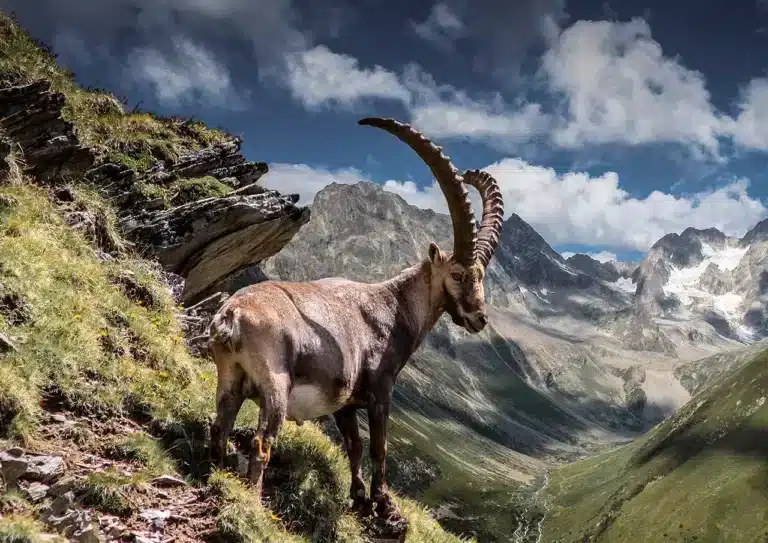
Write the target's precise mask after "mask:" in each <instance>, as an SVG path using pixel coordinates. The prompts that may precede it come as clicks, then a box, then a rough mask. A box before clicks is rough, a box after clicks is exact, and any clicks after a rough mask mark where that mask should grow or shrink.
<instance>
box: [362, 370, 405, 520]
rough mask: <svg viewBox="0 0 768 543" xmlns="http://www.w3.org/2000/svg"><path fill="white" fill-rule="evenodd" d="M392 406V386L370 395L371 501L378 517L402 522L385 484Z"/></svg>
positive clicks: (386, 386) (389, 385) (397, 508)
mask: <svg viewBox="0 0 768 543" xmlns="http://www.w3.org/2000/svg"><path fill="white" fill-rule="evenodd" d="M391 405H392V386H391V384H387V385H385V386H384V387H381V388H379V389H378V390H376V391H374V392H373V393H372V394H371V399H370V401H369V404H368V426H369V428H370V434H371V464H372V465H371V471H372V475H371V500H372V501H373V503H374V504H375V506H376V514H377V515H378V516H379V517H383V518H387V519H391V520H393V521H399V520H402V516H401V514H400V508H399V507H398V506H397V504H396V503H395V501H394V500H393V499H392V496H391V495H390V493H389V488H388V487H387V482H386V469H387V468H386V461H387V426H388V424H389V412H390V408H391Z"/></svg>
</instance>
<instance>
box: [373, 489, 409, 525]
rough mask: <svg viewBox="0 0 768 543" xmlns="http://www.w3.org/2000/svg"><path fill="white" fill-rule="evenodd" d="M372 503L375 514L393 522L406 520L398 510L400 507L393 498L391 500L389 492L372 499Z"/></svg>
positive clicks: (397, 522) (398, 522)
mask: <svg viewBox="0 0 768 543" xmlns="http://www.w3.org/2000/svg"><path fill="white" fill-rule="evenodd" d="M372 503H373V505H374V506H375V514H376V516H377V517H379V518H381V519H386V520H387V521H388V522H391V523H393V524H400V523H401V522H406V520H405V519H404V518H403V515H402V513H401V511H400V507H398V505H397V503H395V500H393V499H392V496H390V495H389V494H384V495H383V496H379V497H377V498H376V499H375V500H372Z"/></svg>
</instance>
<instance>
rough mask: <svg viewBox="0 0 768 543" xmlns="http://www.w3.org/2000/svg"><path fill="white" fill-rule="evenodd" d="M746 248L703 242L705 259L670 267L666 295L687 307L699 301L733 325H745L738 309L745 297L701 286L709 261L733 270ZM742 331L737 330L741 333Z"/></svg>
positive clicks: (737, 326) (723, 268) (745, 331)
mask: <svg viewBox="0 0 768 543" xmlns="http://www.w3.org/2000/svg"><path fill="white" fill-rule="evenodd" d="M747 249H748V248H744V247H725V248H724V249H714V248H713V247H712V246H711V245H708V244H706V243H702V250H701V252H702V255H703V256H704V259H703V260H702V261H701V262H700V263H699V264H697V265H696V266H692V267H690V268H677V267H675V266H671V267H670V274H669V280H668V281H667V284H666V285H664V287H663V290H664V295H665V296H670V295H674V296H675V297H676V298H677V299H678V300H680V303H681V304H682V305H683V306H684V307H686V308H688V307H690V306H691V305H693V304H694V303H697V302H698V303H703V304H704V305H707V306H710V307H712V308H713V309H714V310H715V311H717V312H718V313H720V314H721V315H722V316H723V317H724V318H725V319H726V320H728V321H729V322H731V323H732V324H734V325H735V326H734V328H743V327H741V326H740V321H741V314H740V312H739V306H740V305H741V303H742V301H743V298H742V297H741V296H740V295H738V294H734V293H726V294H721V295H719V296H715V295H712V294H710V293H709V292H707V291H705V290H702V289H701V288H700V287H699V281H700V279H701V276H702V275H703V274H704V272H705V271H706V269H707V268H708V267H709V265H710V264H715V265H716V266H717V267H718V268H719V269H720V270H722V271H727V272H729V271H732V270H734V269H735V268H736V267H737V266H738V265H739V263H740V262H741V259H742V257H743V256H744V254H745V253H746V252H747ZM741 333H743V334H744V335H745V336H748V335H749V334H748V331H747V330H742V331H741ZM741 333H739V332H737V334H739V335H741Z"/></svg>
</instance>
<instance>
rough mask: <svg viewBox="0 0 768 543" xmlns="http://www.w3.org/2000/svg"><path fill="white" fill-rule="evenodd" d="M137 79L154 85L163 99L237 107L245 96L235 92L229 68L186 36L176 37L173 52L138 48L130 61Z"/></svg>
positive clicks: (131, 69) (166, 100) (130, 70)
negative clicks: (242, 96)
mask: <svg viewBox="0 0 768 543" xmlns="http://www.w3.org/2000/svg"><path fill="white" fill-rule="evenodd" d="M128 71H129V73H130V75H131V76H133V78H134V79H135V80H137V81H139V82H141V83H145V84H148V85H150V86H152V87H153V89H154V91H155V94H156V95H157V98H158V100H159V101H160V102H162V103H165V104H168V105H177V104H179V103H181V102H204V103H205V104H206V105H215V106H226V107H229V108H231V109H237V108H240V107H241V106H242V99H241V97H240V96H238V93H237V92H235V89H234V87H233V84H232V78H231V76H230V73H229V70H228V69H227V68H226V66H224V65H223V64H221V63H220V62H218V61H217V60H216V58H215V57H214V56H213V54H212V53H211V52H210V51H208V50H207V49H205V48H204V47H202V46H200V45H198V44H195V43H192V42H191V41H189V40H187V39H186V38H184V37H181V36H179V37H175V38H174V39H173V51H172V52H171V53H169V54H164V53H162V52H160V51H158V50H156V49H147V48H143V49H136V50H134V53H133V55H132V56H131V60H130V62H129V64H128Z"/></svg>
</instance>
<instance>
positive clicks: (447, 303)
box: [210, 118, 504, 519]
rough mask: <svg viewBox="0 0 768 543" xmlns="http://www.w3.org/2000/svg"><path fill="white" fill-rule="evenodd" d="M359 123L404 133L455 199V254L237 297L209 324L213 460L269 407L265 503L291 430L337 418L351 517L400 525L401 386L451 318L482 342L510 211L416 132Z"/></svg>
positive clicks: (256, 465) (255, 464)
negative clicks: (487, 279)
mask: <svg viewBox="0 0 768 543" xmlns="http://www.w3.org/2000/svg"><path fill="white" fill-rule="evenodd" d="M359 124H362V125H369V126H375V127H378V128H381V129H384V130H386V131H388V132H390V133H391V134H393V135H395V136H396V137H398V138H399V139H400V140H402V141H404V142H405V143H406V144H408V145H409V146H410V147H411V148H412V149H413V150H414V151H415V152H416V153H417V154H418V155H419V156H420V157H421V159H422V160H423V161H424V162H425V163H426V164H427V166H428V167H429V168H430V170H431V172H432V174H433V175H434V177H435V179H436V180H437V182H438V184H439V186H440V187H441V189H442V192H443V194H444V196H445V198H446V201H447V203H448V209H449V211H450V215H451V219H452V223H453V242H454V247H453V251H452V252H444V251H442V250H441V249H440V248H439V247H438V246H437V245H436V244H435V243H430V244H429V247H428V256H427V258H425V259H424V260H423V261H421V262H419V263H417V264H416V265H414V266H412V267H410V268H407V269H405V270H403V271H402V272H400V273H399V274H397V275H396V276H394V277H392V278H390V279H388V280H385V281H380V282H376V283H361V282H355V281H349V280H346V279H340V278H326V279H319V280H316V281H309V282H286V281H265V282H262V283H258V284H255V285H251V286H248V287H245V288H243V289H241V290H239V291H237V292H236V293H235V294H233V295H232V296H231V297H230V298H229V299H228V300H227V301H226V302H225V303H224V304H223V305H222V306H221V308H220V309H219V310H218V312H217V314H216V315H215V316H214V318H213V321H212V323H211V327H210V337H211V352H212V356H213V359H214V361H215V363H216V367H217V369H218V389H217V415H216V421H215V423H214V425H213V427H212V429H211V461H212V463H213V464H215V465H218V466H223V461H224V456H225V454H226V446H227V441H228V438H229V435H230V433H231V431H232V428H233V425H234V422H235V418H236V417H237V413H238V411H239V410H240V407H241V406H242V404H243V401H244V400H245V399H246V398H252V399H254V401H256V402H258V404H259V406H260V411H259V423H258V428H257V429H256V433H255V437H254V438H253V442H252V447H251V453H250V459H249V465H248V476H249V479H250V480H251V482H252V483H253V484H254V487H255V490H256V492H257V494H258V495H259V496H260V495H261V491H262V484H263V475H264V469H265V467H266V465H267V463H268V462H269V459H270V455H271V451H272V447H273V446H274V444H275V440H276V439H277V437H278V434H279V432H280V427H281V425H282V424H283V422H284V421H286V420H290V421H295V422H296V423H298V424H301V423H303V422H304V421H305V420H311V419H315V418H318V417H322V416H326V415H333V417H334V419H335V420H336V424H337V425H338V428H339V431H340V432H341V434H342V436H343V439H344V449H345V451H346V453H347V456H348V457H349V464H350V469H351V471H352V485H351V489H350V497H351V499H352V505H353V509H354V510H361V509H362V510H363V511H364V512H365V513H366V514H371V513H372V512H374V511H375V512H376V514H377V515H379V516H384V517H387V518H390V519H395V518H396V519H400V518H401V517H400V513H399V509H398V507H397V505H396V504H395V502H394V501H393V499H392V497H391V494H390V492H389V490H388V488H387V484H386V479H385V460H386V456H387V425H388V419H389V414H390V409H391V403H392V389H393V386H394V383H395V379H396V378H397V375H398V374H399V372H400V371H401V370H402V369H403V367H404V366H405V364H406V363H407V362H408V359H409V358H410V356H411V355H412V354H413V352H414V351H415V350H416V349H417V348H418V347H419V345H420V344H421V342H422V341H423V339H424V337H425V336H426V335H427V333H428V332H429V331H430V330H431V329H432V327H433V326H434V325H435V323H436V322H437V320H438V319H439V318H440V316H441V315H442V314H443V313H448V315H449V316H450V317H451V319H452V321H453V322H454V323H455V324H456V325H458V326H462V327H463V328H465V329H466V330H467V331H468V332H470V333H473V334H476V333H478V332H480V331H482V330H483V329H484V328H485V326H486V325H487V323H488V316H487V313H486V306H485V295H484V291H483V278H484V276H485V272H486V269H487V267H488V263H489V261H490V260H491V258H492V257H493V253H494V251H495V249H496V247H497V245H498V242H499V235H500V233H501V228H502V221H503V213H504V211H503V205H504V204H503V200H502V197H501V192H500V190H499V188H498V185H497V183H496V181H495V179H494V178H493V177H492V176H491V175H489V174H488V173H486V172H482V171H478V170H473V171H467V172H464V174H459V172H458V170H457V169H456V168H455V167H454V166H453V164H451V161H450V159H449V158H448V157H447V156H445V155H444V154H443V153H442V150H441V148H439V147H437V146H435V145H434V144H433V143H431V142H430V141H429V140H428V139H427V138H426V137H424V136H423V135H422V134H420V133H419V132H417V131H416V130H415V129H413V128H411V127H410V126H408V125H406V124H402V123H399V122H397V121H395V120H393V119H385V118H367V119H363V120H361V121H359ZM467 186H474V187H475V188H476V189H477V190H478V192H479V193H480V197H481V200H482V205H483V211H482V219H481V222H480V226H479V230H478V228H477V224H476V222H475V217H474V214H473V211H472V206H471V203H470V199H469V192H468V190H467ZM359 409H366V410H367V414H368V421H369V429H370V455H371V460H372V476H371V495H370V498H371V499H370V500H368V499H367V498H366V491H365V484H364V481H363V474H362V458H363V443H362V440H361V438H360V433H359V430H358V424H357V411H358V410H359Z"/></svg>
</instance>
